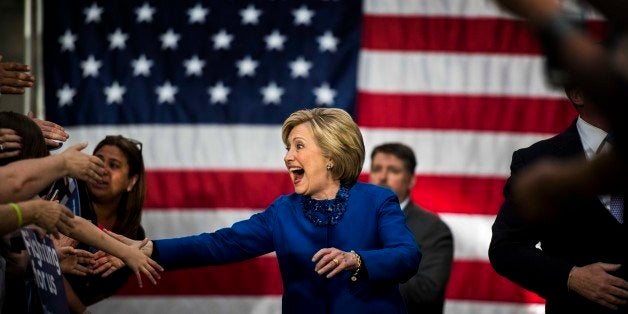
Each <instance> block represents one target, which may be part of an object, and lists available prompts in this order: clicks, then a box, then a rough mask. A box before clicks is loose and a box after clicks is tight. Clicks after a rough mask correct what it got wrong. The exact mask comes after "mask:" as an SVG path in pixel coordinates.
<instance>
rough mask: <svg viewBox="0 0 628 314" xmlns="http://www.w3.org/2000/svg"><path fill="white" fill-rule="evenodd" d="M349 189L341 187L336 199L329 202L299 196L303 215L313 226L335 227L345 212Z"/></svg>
mask: <svg viewBox="0 0 628 314" xmlns="http://www.w3.org/2000/svg"><path fill="white" fill-rule="evenodd" d="M348 198H349V188H348V187H346V186H344V185H341V186H340V189H339V190H338V194H337V195H336V198H334V199H331V200H315V199H313V198H311V197H309V196H301V204H302V205H303V213H304V214H305V217H307V219H308V220H310V221H311V222H312V223H313V224H314V225H316V226H319V227H322V226H329V225H331V226H333V225H336V224H337V223H338V222H339V221H340V220H341V219H342V216H343V215H344V213H345V211H347V199H348Z"/></svg>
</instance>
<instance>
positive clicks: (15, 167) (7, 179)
mask: <svg viewBox="0 0 628 314" xmlns="http://www.w3.org/2000/svg"><path fill="white" fill-rule="evenodd" d="M85 147H87V143H80V144H77V145H74V146H72V147H69V148H68V149H66V150H65V151H64V152H63V153H61V154H58V155H52V156H48V157H43V158H34V159H25V160H20V161H16V162H12V163H10V164H8V165H6V166H3V167H0V178H2V184H0V202H10V201H21V200H26V199H30V198H32V197H33V196H35V195H36V194H37V193H38V192H39V191H41V190H43V189H44V188H46V186H48V185H49V184H50V183H52V182H54V180H56V179H58V178H61V177H63V176H66V175H69V176H72V177H75V178H78V179H81V180H85V181H90V182H98V181H100V180H102V174H103V172H104V169H103V162H102V160H100V158H98V157H96V156H91V155H87V154H84V153H82V152H81V150H83V149H84V148H85Z"/></svg>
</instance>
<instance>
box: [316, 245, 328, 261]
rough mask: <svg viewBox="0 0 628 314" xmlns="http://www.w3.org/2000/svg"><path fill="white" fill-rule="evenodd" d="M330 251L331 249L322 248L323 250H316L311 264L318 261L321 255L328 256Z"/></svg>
mask: <svg viewBox="0 0 628 314" xmlns="http://www.w3.org/2000/svg"><path fill="white" fill-rule="evenodd" d="M330 251H331V248H324V249H320V250H318V252H316V253H315V254H314V256H312V262H316V261H318V260H319V259H320V258H321V257H322V256H323V255H325V254H328V253H329V252H330Z"/></svg>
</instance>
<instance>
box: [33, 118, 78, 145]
mask: <svg viewBox="0 0 628 314" xmlns="http://www.w3.org/2000/svg"><path fill="white" fill-rule="evenodd" d="M28 117H29V118H31V120H33V121H34V122H35V123H36V124H37V126H38V127H39V128H40V129H41V132H42V133H43V135H44V139H45V140H46V145H47V146H50V147H54V148H58V147H61V145H62V143H63V142H65V141H66V140H67V139H68V138H69V137H70V135H68V133H66V132H65V129H64V128H63V127H62V126H60V125H58V124H56V123H53V122H50V121H46V120H42V119H37V118H35V115H34V114H33V112H29V113H28Z"/></svg>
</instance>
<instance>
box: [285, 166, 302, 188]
mask: <svg viewBox="0 0 628 314" xmlns="http://www.w3.org/2000/svg"><path fill="white" fill-rule="evenodd" d="M288 171H290V173H291V174H292V181H293V183H294V184H297V183H299V182H301V179H302V178H303V175H304V174H305V170H303V168H300V167H292V168H289V169H288Z"/></svg>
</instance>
